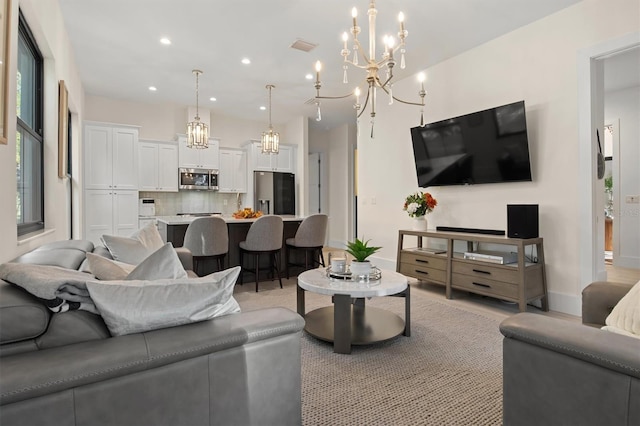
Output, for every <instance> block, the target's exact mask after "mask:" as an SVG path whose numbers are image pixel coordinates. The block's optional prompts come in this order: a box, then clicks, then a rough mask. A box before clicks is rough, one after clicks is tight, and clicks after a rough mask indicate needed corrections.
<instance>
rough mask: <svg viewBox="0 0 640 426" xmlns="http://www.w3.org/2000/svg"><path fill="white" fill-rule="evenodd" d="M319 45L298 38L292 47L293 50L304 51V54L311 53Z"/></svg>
mask: <svg viewBox="0 0 640 426" xmlns="http://www.w3.org/2000/svg"><path fill="white" fill-rule="evenodd" d="M317 46H318V45H317V44H315V43H311V42H308V41H304V40H302V39H299V38H297V39H296V41H294V42H293V43H292V44H291V46H289V47H292V48H293V49H297V50H302V51H303V52H310V51H312V50H313V49H315V48H316V47H317Z"/></svg>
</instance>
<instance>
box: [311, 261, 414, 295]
mask: <svg viewBox="0 0 640 426" xmlns="http://www.w3.org/2000/svg"><path fill="white" fill-rule="evenodd" d="M381 272H382V278H381V279H380V280H377V281H370V282H355V281H346V280H336V279H334V280H332V279H329V278H328V277H327V274H326V269H325V268H318V269H310V270H308V271H305V272H303V273H301V274H300V275H298V286H300V288H303V289H305V290H307V291H311V292H313V293H319V294H326V295H329V296H333V295H334V294H347V295H349V296H351V297H356V298H357V297H375V296H389V295H391V294H398V293H400V292H402V291H404V290H405V289H406V288H407V285H408V284H407V277H405V276H404V275H402V274H399V273H397V272H395V271H391V270H387V269H383V270H382V271H381Z"/></svg>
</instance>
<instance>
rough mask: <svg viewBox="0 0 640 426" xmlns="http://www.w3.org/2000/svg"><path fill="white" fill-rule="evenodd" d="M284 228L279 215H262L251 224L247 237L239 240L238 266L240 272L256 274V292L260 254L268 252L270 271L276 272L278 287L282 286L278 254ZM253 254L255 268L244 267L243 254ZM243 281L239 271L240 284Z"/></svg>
mask: <svg viewBox="0 0 640 426" xmlns="http://www.w3.org/2000/svg"><path fill="white" fill-rule="evenodd" d="M283 230H284V224H283V223H282V218H281V217H280V216H262V217H260V218H258V219H257V220H256V221H255V222H253V223H252V224H251V227H250V228H249V232H248V233H247V238H246V240H245V241H241V242H240V244H239V246H240V266H241V267H242V272H244V271H247V272H251V273H253V274H255V276H256V292H257V291H258V282H259V281H260V279H259V274H260V255H261V254H268V255H269V258H270V263H271V266H270V268H269V269H270V271H271V274H273V269H275V270H276V273H277V274H278V281H280V288H282V278H281V277H280V267H279V266H278V262H279V260H280V259H279V257H280V256H279V254H280V250H281V249H282V232H283ZM245 253H246V254H251V255H254V256H255V257H254V267H255V270H253V269H249V268H245V267H244V255H245ZM272 276H273V275H272ZM242 283H243V278H242V273H240V284H242Z"/></svg>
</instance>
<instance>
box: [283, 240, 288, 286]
mask: <svg viewBox="0 0 640 426" xmlns="http://www.w3.org/2000/svg"><path fill="white" fill-rule="evenodd" d="M284 260H285V262H284V263H285V265H284V267H285V269H286V270H287V279H289V246H288V245H285V246H284Z"/></svg>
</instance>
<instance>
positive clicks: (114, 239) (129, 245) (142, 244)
mask: <svg viewBox="0 0 640 426" xmlns="http://www.w3.org/2000/svg"><path fill="white" fill-rule="evenodd" d="M101 240H102V243H103V244H104V246H105V247H106V248H107V249H108V250H109V253H111V257H113V259H114V260H117V261H120V262H124V263H129V264H131V265H137V264H139V263H140V262H142V261H143V260H144V259H146V258H147V256H149V255H150V254H151V253H153V252H154V251H156V250H158V249H159V248H160V247H162V246H163V244H164V242H163V241H162V237H161V236H160V232H158V228H157V227H156V226H155V225H154V224H153V223H151V224H149V225H147V226H145V227H144V228H142V229H140V230H139V231H136V232H135V233H134V234H133V235H132V236H131V237H120V236H116V235H103V236H102V238H101Z"/></svg>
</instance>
